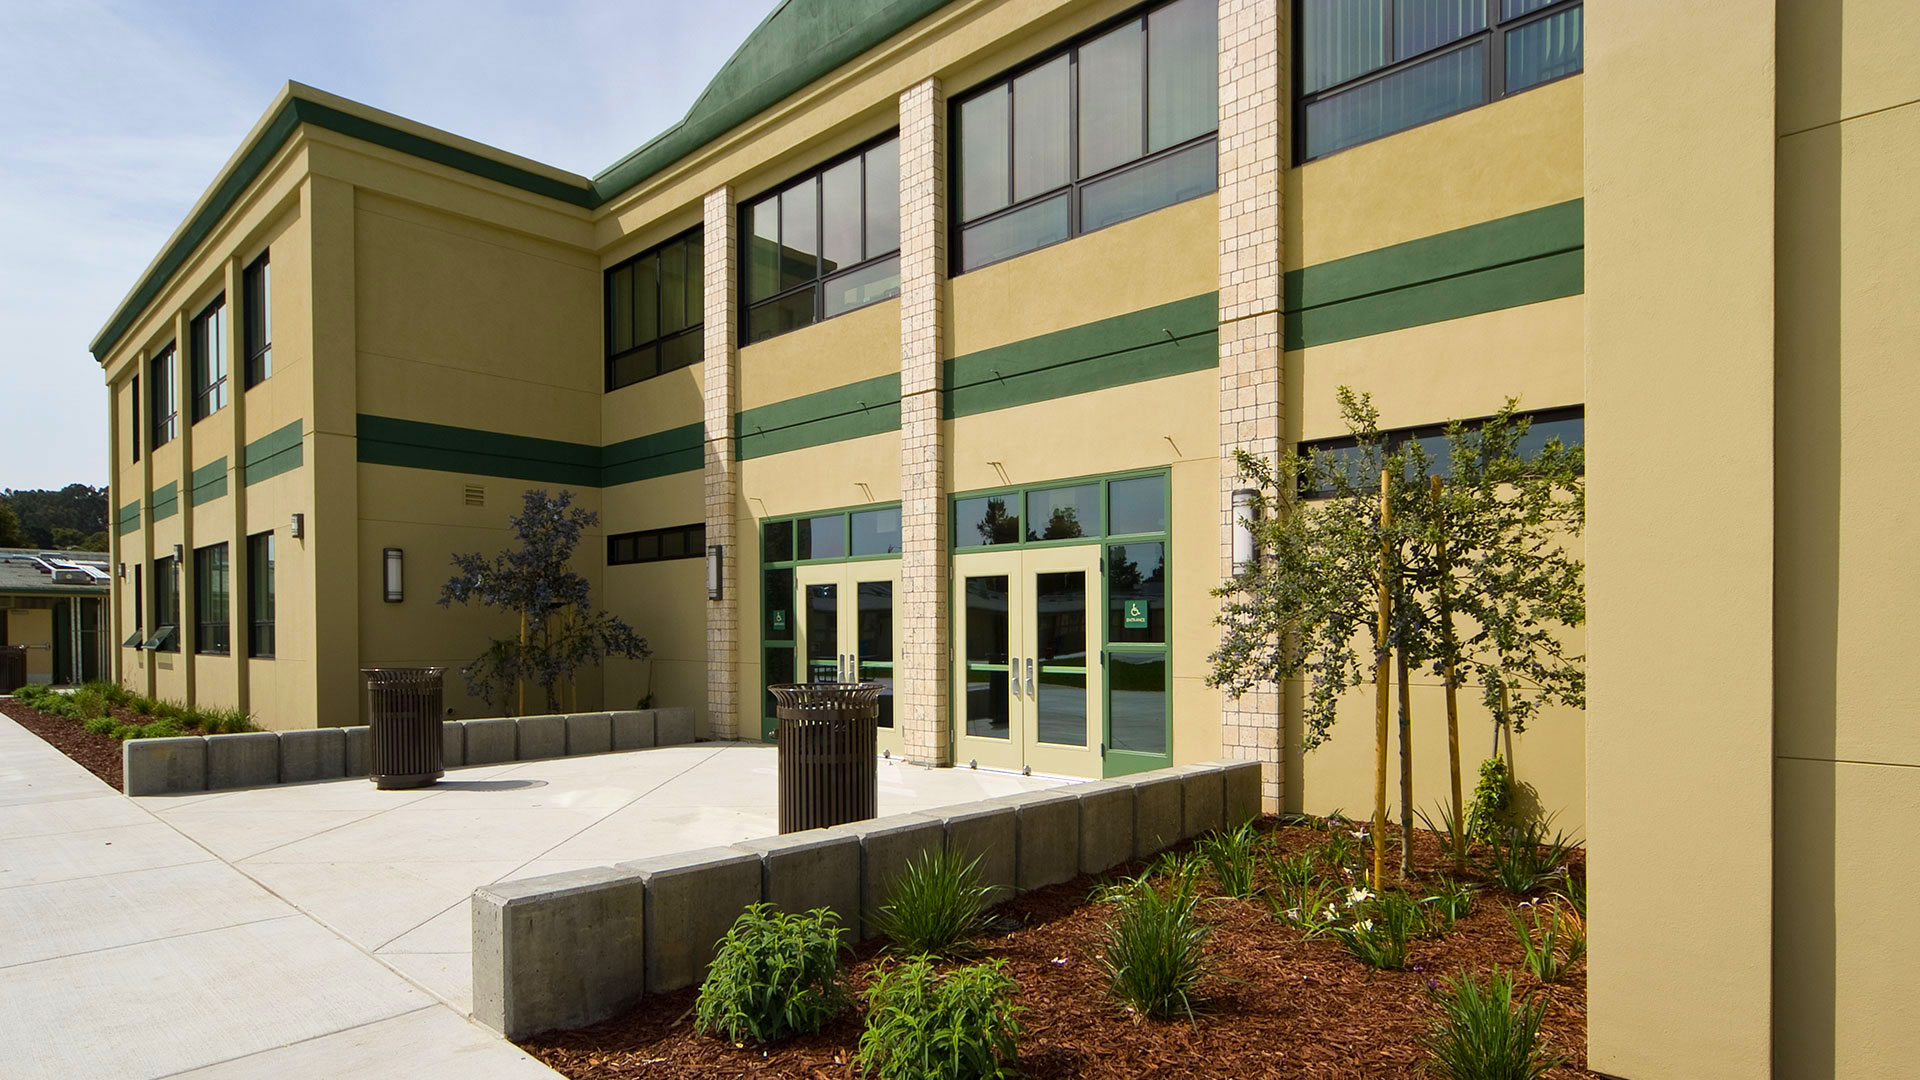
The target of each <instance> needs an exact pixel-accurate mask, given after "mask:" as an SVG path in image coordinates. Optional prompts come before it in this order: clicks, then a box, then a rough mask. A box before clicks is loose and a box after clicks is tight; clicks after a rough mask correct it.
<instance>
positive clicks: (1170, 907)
mask: <svg viewBox="0 0 1920 1080" xmlns="http://www.w3.org/2000/svg"><path fill="white" fill-rule="evenodd" d="M1115 903H1116V906H1117V908H1118V910H1117V911H1116V912H1115V914H1114V918H1113V921H1112V922H1111V923H1109V924H1108V927H1107V941H1106V948H1105V949H1104V950H1103V952H1102V954H1101V956H1100V967H1101V969H1102V970H1104V971H1105V972H1106V974H1107V986H1108V988H1109V990H1110V991H1111V992H1112V994H1113V996H1114V997H1115V998H1116V999H1117V1000H1118V1001H1119V1002H1120V1003H1121V1004H1123V1005H1125V1006H1127V1008H1128V1009H1129V1010H1131V1011H1134V1012H1135V1013H1136V1014H1144V1015H1146V1016H1151V1017H1154V1018H1156V1019H1162V1020H1164V1019H1168V1018H1171V1017H1174V1016H1186V1017H1187V1018H1188V1019H1192V1018H1193V1013H1194V1009H1193V1006H1194V1002H1195V1001H1196V1000H1197V997H1198V990H1199V986H1200V980H1201V979H1203V978H1205V977H1206V975H1207V973H1208V972H1209V971H1211V970H1212V969H1213V960H1212V958H1211V957H1210V956H1209V955H1208V954H1207V950H1206V943H1207V937H1208V935H1210V934H1211V933H1212V932H1213V928H1212V927H1211V926H1208V925H1207V924H1206V923H1204V922H1201V921H1200V918H1199V916H1198V914H1197V913H1196V908H1197V907H1198V905H1199V898H1198V897H1196V896H1195V895H1194V889H1193V879H1192V878H1191V877H1188V876H1181V877H1176V878H1174V879H1173V881H1172V883H1171V884H1169V885H1168V886H1166V887H1164V888H1162V887H1160V886H1158V885H1156V884H1154V883H1153V882H1152V881H1151V880H1149V879H1147V878H1144V877H1142V878H1136V879H1134V881H1133V883H1132V887H1131V888H1126V889H1124V890H1122V891H1118V892H1116V894H1115Z"/></svg>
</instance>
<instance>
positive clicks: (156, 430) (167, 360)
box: [147, 345, 180, 450]
mask: <svg viewBox="0 0 1920 1080" xmlns="http://www.w3.org/2000/svg"><path fill="white" fill-rule="evenodd" d="M176 385H177V384H176V383H175V382H174V381H173V346H172V345H168V346H167V347H166V348H164V349H161V350H160V354H159V355H158V356H155V357H154V358H153V359H152V360H150V361H148V362H147V446H148V449H152V450H158V449H159V448H160V447H162V446H165V445H167V444H168V443H170V442H172V441H173V437H174V436H175V435H178V434H179V433H180V403H179V401H178V400H177V399H176V398H175V397H174V393H175V390H174V388H175V386H176Z"/></svg>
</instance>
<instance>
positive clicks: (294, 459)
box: [241, 420, 306, 487]
mask: <svg viewBox="0 0 1920 1080" xmlns="http://www.w3.org/2000/svg"><path fill="white" fill-rule="evenodd" d="M300 430H301V429H300V421H298V420H295V421H294V422H293V423H291V424H288V425H287V426H285V427H283V428H279V429H276V430H274V431H270V432H268V433H267V434H265V435H262V436H260V437H259V438H257V439H255V440H253V441H252V442H250V443H248V444H247V447H246V453H245V454H244V456H243V457H242V458H241V460H242V461H244V462H246V465H245V468H244V472H245V473H246V483H247V486H248V487H252V486H253V485H254V484H257V483H259V482H260V481H262V480H266V479H270V478H272V477H275V476H279V475H280V474H281V473H284V472H292V471H293V470H294V469H297V468H299V467H300V466H301V464H302V463H303V462H304V461H305V458H306V453H305V444H304V443H303V442H301V435H300Z"/></svg>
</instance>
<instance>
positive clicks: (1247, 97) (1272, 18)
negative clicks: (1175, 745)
mask: <svg viewBox="0 0 1920 1080" xmlns="http://www.w3.org/2000/svg"><path fill="white" fill-rule="evenodd" d="M1282 34H1283V30H1282V28H1281V20H1280V0H1220V573H1221V575H1222V576H1223V577H1226V576H1230V575H1231V574H1232V573H1233V538H1234V531H1235V528H1236V522H1235V515H1234V512H1233V491H1234V489H1235V488H1237V487H1239V486H1241V484H1240V482H1239V477H1238V475H1237V473H1238V470H1237V469H1236V467H1235V464H1234V451H1236V450H1246V451H1249V452H1251V453H1254V454H1257V455H1260V456H1262V457H1265V458H1269V459H1271V458H1273V457H1274V456H1276V455H1277V454H1279V452H1280V440H1281V432H1282V430H1283V424H1284V417H1285V414H1284V411H1283V410H1284V407H1285V402H1284V401H1283V400H1282V389H1283V386H1284V383H1283V380H1282V378H1281V367H1280V365H1281V336H1280V329H1281V327H1280V319H1281V314H1280V281H1281V266H1280V252H1281V247H1280V245H1281V235H1280V221H1281V218H1280V193H1281V184H1280V168H1281V160H1282V158H1281V155H1282V152H1283V148H1284V146H1285V142H1284V139H1283V135H1284V128H1285V126H1284V124H1283V123H1282V120H1283V118H1284V115H1285V95H1284V93H1283V92H1282V90H1283V85H1284V84H1283V82H1282V80H1283V78H1284V67H1283V65H1282V64H1281V62H1280V58H1281V57H1282V56H1283V55H1285V53H1284V50H1283V48H1282V46H1283V40H1282ZM1280 711H1281V695H1280V692H1279V689H1278V688H1276V687H1273V686H1271V685H1264V686H1260V687H1256V688H1255V689H1254V690H1252V691H1251V692H1249V693H1247V694H1246V695H1245V696H1243V697H1241V698H1239V699H1238V700H1229V701H1227V702H1226V704H1225V708H1224V710H1223V712H1222V714H1221V718H1220V723H1221V733H1220V735H1221V743H1222V747H1223V750H1224V752H1225V754H1226V756H1228V757H1231V758H1239V759H1243V760H1248V759H1250V760H1255V761H1258V762H1260V763H1261V769H1260V773H1261V800H1260V801H1261V805H1262V806H1263V808H1264V809H1266V810H1267V811H1268V812H1277V811H1278V810H1279V809H1280V808H1281V807H1280V804H1281V797H1282V791H1281V784H1282V780H1283V778H1284V775H1285V772H1284V764H1283V759H1282V746H1281V737H1280V732H1281V715H1280Z"/></svg>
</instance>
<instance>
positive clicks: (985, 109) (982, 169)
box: [951, 0, 1220, 273]
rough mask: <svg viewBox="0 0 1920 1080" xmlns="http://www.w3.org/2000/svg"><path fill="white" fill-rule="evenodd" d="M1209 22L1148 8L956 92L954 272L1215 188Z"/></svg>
mask: <svg viewBox="0 0 1920 1080" xmlns="http://www.w3.org/2000/svg"><path fill="white" fill-rule="evenodd" d="M1217 22H1218V11H1217V7H1216V5H1215V4H1214V3H1213V2H1212V0H1174V2H1173V3H1167V4H1160V5H1157V6H1154V7H1151V8H1147V9H1145V10H1143V11H1140V12H1136V13H1134V14H1132V15H1129V16H1127V17H1126V18H1124V19H1122V20H1121V21H1119V22H1117V23H1112V24H1108V25H1106V26H1102V27H1100V28H1099V29H1097V30H1095V31H1094V32H1092V33H1090V34H1087V35H1085V36H1083V37H1081V38H1079V39H1077V40H1075V41H1073V42H1070V43H1069V44H1068V45H1067V46H1066V47H1065V48H1063V49H1059V50H1056V51H1055V52H1052V53H1049V54H1047V55H1045V56H1042V57H1040V58H1039V59H1037V60H1034V61H1030V62H1028V63H1027V64H1025V65H1023V66H1022V67H1020V68H1018V69H1016V70H1015V71H1013V72H1011V73H1010V74H1008V75H1005V76H1001V77H1000V78H997V79H995V80H994V81H992V82H990V83H987V84H986V85H984V86H981V87H978V88H976V89H973V90H970V91H968V92H967V94H966V95H965V96H963V97H960V98H957V99H955V101H954V102H953V105H952V114H951V120H952V125H953V136H952V138H953V155H954V157H955V159H956V160H957V161H958V162H959V169H958V170H957V176H958V179H957V181H956V182H955V183H954V185H953V198H954V200H955V210H954V214H953V221H954V226H953V228H954V235H953V238H952V250H953V252H954V256H953V262H954V266H955V272H956V273H959V272H964V271H967V270H973V269H977V268H979V267H982V266H986V265H988V264H990V263H996V262H1000V261H1002V260H1004V259H1011V258H1013V257H1014V256H1016V255H1024V254H1026V253H1027V252H1029V251H1033V250H1036V249H1038V248H1042V247H1046V246H1047V245H1049V244H1056V243H1059V242H1060V241H1062V240H1066V239H1068V238H1070V237H1074V236H1078V235H1080V234H1081V233H1086V232H1092V231H1093V230H1095V229H1100V228H1104V227H1105V226H1108V225H1113V224H1116V223H1118V222H1121V221H1125V220H1127V219H1128V218H1135V217H1139V216H1140V215H1142V214H1146V213H1150V212H1152V211H1154V210H1159V209H1161V208H1163V207H1167V206H1172V205H1173V204H1174V203H1178V202H1184V201H1186V200H1188V199H1194V198H1198V197H1200V196H1202V195H1206V194H1208V193H1210V192H1212V191H1213V190H1214V189H1215V188H1217V187H1218V186H1219V175H1218V174H1219V167H1218V166H1219V153H1218V151H1217V149H1216V147H1215V143H1216V141H1217V140H1216V135H1217V133H1218V131H1219V128H1220V103H1219V94H1220V76H1219V65H1220V49H1219V44H1218V26H1217Z"/></svg>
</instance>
